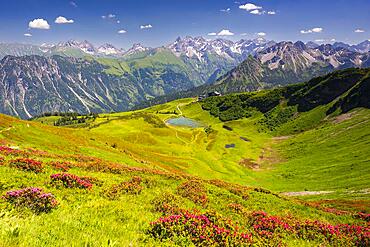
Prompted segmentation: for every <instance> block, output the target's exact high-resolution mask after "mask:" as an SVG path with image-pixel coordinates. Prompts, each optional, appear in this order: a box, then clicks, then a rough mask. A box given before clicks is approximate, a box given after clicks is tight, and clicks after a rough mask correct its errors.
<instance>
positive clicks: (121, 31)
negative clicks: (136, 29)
mask: <svg viewBox="0 0 370 247" xmlns="http://www.w3.org/2000/svg"><path fill="white" fill-rule="evenodd" d="M118 33H119V34H124V33H127V31H126V30H123V29H121V30H119V31H118Z"/></svg>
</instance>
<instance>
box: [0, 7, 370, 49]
mask: <svg viewBox="0 0 370 247" xmlns="http://www.w3.org/2000/svg"><path fill="white" fill-rule="evenodd" d="M0 4H1V8H0V21H1V25H0V42H20V43H34V44H41V43H56V42H59V41H65V40H69V39H77V40H85V39H86V40H89V41H91V42H92V43H94V44H102V43H112V44H114V45H116V46H118V47H123V48H127V47H129V46H131V45H132V44H133V43H137V42H140V43H142V44H144V45H147V46H161V45H164V44H168V43H170V42H172V41H173V40H174V39H176V38H177V37H178V36H186V35H191V36H198V35H201V36H204V37H207V38H217V37H223V38H228V39H232V40H238V39H241V38H247V39H248V38H256V37H265V38H266V39H273V40H276V41H280V40H292V41H296V40H302V41H309V40H312V41H316V42H319V43H320V42H321V43H325V42H333V41H334V40H336V41H344V42H347V43H358V42H361V41H364V40H366V39H370V0H254V1H235V0H151V1H148V0H58V1H50V0H12V1H9V0H4V1H1V3H0Z"/></svg>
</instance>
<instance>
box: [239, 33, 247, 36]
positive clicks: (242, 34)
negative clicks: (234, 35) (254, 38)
mask: <svg viewBox="0 0 370 247" xmlns="http://www.w3.org/2000/svg"><path fill="white" fill-rule="evenodd" d="M247 35H248V34H247V33H241V34H240V36H247Z"/></svg>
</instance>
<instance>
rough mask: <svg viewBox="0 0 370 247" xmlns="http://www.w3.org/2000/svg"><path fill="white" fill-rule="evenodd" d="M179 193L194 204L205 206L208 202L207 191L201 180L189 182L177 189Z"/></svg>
mask: <svg viewBox="0 0 370 247" xmlns="http://www.w3.org/2000/svg"><path fill="white" fill-rule="evenodd" d="M177 193H178V194H179V195H180V196H182V197H185V198H188V199H189V200H191V201H193V202H194V203H197V204H200V205H202V206H205V205H206V204H207V202H208V198H207V190H206V188H205V187H204V184H203V183H202V182H201V181H199V180H188V181H185V182H183V183H182V184H180V185H179V186H178V187H177Z"/></svg>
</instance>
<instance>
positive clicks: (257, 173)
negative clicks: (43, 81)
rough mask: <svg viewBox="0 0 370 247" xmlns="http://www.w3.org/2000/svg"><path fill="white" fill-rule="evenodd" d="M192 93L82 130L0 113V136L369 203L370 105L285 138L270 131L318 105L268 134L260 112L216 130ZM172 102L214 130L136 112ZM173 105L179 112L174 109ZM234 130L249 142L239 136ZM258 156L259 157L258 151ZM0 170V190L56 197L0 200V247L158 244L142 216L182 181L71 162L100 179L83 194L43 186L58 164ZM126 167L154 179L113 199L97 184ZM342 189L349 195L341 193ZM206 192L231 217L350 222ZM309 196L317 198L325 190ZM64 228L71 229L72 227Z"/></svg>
mask: <svg viewBox="0 0 370 247" xmlns="http://www.w3.org/2000/svg"><path fill="white" fill-rule="evenodd" d="M192 101H193V100H192V99H183V100H178V101H174V102H170V103H167V104H164V105H159V106H155V107H152V108H149V109H146V110H142V111H139V113H141V114H144V115H140V116H141V117H134V118H132V117H130V116H131V114H132V113H116V114H107V115H103V114H102V115H101V116H100V117H99V118H97V119H96V121H95V122H94V123H93V124H91V125H90V128H84V129H70V128H62V127H60V128H56V127H52V126H46V125H42V124H40V123H37V122H27V121H20V120H16V119H14V118H10V117H6V116H3V115H1V116H0V119H1V121H0V131H1V132H0V142H1V143H3V144H7V145H13V146H19V147H20V148H21V149H22V150H24V149H26V148H35V149H39V150H45V151H48V152H49V153H52V154H58V155H59V156H58V158H48V157H46V158H45V157H38V156H37V154H35V157H34V158H36V159H39V160H42V161H44V162H47V161H49V160H52V159H53V160H54V159H59V160H68V159H70V158H71V157H70V155H71V154H80V155H85V156H93V157H97V158H100V159H102V160H103V161H110V162H118V163H122V164H127V165H129V166H135V167H148V168H156V169H165V170H167V171H170V172H175V173H178V172H179V171H180V172H186V173H190V174H192V175H196V176H199V177H201V178H204V179H214V178H217V179H222V180H226V181H230V182H235V183H240V184H245V185H249V186H258V187H265V188H268V189H271V190H273V191H301V190H305V189H307V190H333V191H336V192H335V193H333V194H329V195H326V196H325V198H329V199H337V200H338V199H343V200H357V199H362V200H364V202H362V203H363V204H365V205H369V204H368V202H369V197H368V196H367V195H362V196H361V195H359V191H358V190H361V189H366V188H368V186H369V184H368V181H369V179H368V178H369V177H368V175H367V174H369V172H368V167H369V166H368V164H369V163H368V162H369V161H368V158H367V157H366V154H368V153H369V143H368V135H369V122H368V118H369V115H370V114H369V113H370V111H369V110H366V109H362V110H356V113H355V114H354V115H353V116H352V117H351V118H350V119H348V120H345V121H342V122H340V123H335V122H333V119H329V120H327V121H324V122H322V123H320V119H321V117H317V121H313V122H314V123H312V126H317V125H319V126H318V128H315V129H311V130H308V131H306V132H303V133H300V134H296V135H294V136H291V137H290V138H289V139H286V140H276V139H273V136H274V135H281V134H283V133H290V132H291V130H292V129H294V128H299V126H306V124H307V121H308V120H310V121H311V120H312V119H314V118H313V117H312V116H311V117H310V116H308V115H310V114H312V115H314V116H321V114H322V111H323V110H322V109H318V108H316V109H314V110H312V111H310V112H307V113H304V114H302V116H301V117H298V118H296V119H295V120H294V121H292V122H288V123H287V124H285V125H283V126H282V127H280V128H279V129H277V130H276V132H260V131H259V128H258V124H257V123H258V120H259V119H260V118H261V115H259V114H256V115H254V116H252V117H251V118H247V119H241V120H236V121H231V122H228V123H227V124H226V125H227V126H229V127H231V128H232V131H230V130H226V129H225V128H223V125H224V124H225V123H223V122H221V121H219V120H218V119H217V118H215V117H212V116H211V115H210V114H209V113H208V112H206V111H203V110H202V109H201V107H200V105H199V103H192ZM178 107H180V109H181V111H182V113H183V114H184V115H185V116H188V117H192V118H194V119H196V120H198V121H201V122H202V123H203V124H205V125H208V126H210V128H211V129H212V130H213V131H211V132H208V135H207V133H206V132H205V129H204V128H198V129H189V128H177V127H161V128H157V127H155V126H154V125H153V124H151V123H149V122H148V121H145V120H144V119H143V117H142V116H148V115H149V116H154V119H155V120H156V121H157V120H158V119H160V120H161V121H165V120H166V119H168V118H170V117H174V116H178V114H179V111H178ZM174 111H175V112H176V113H177V115H176V114H173V112H174ZM305 118H306V119H307V120H305ZM46 122H47V121H46ZM241 136H242V137H246V138H248V139H249V140H250V142H246V141H243V140H241V139H240V137H241ZM328 136H330V139H329V138H328ZM230 143H234V144H235V145H236V146H235V148H230V149H226V148H225V144H230ZM293 144H294V145H293ZM354 144H356V145H354ZM113 146H115V147H113ZM343 150H344V151H346V152H344V151H343ZM323 153H326V154H327V155H323ZM349 153H351V155H348V154H349ZM262 154H263V155H262ZM302 154H304V155H303V156H302ZM261 156H264V157H265V158H264V159H261ZM245 158H248V159H251V160H253V161H254V162H256V163H259V164H260V168H259V169H255V170H253V169H250V168H248V167H245V166H243V165H241V164H239V161H241V160H242V159H245ZM7 159H9V158H7ZM348 164H353V165H350V166H349V165H348ZM0 170H1V172H0V182H1V183H0V185H1V186H0V191H1V193H4V192H5V191H7V190H10V189H16V188H20V187H23V186H40V187H43V188H45V189H46V190H47V191H51V192H53V193H54V194H55V195H56V197H57V199H58V200H59V201H60V203H61V204H60V207H59V208H58V209H57V210H55V211H53V212H52V213H50V214H44V215H41V216H32V215H31V214H30V213H27V212H22V213H19V212H16V211H8V210H5V206H6V205H5V204H4V203H3V204H1V211H2V212H3V213H4V214H3V216H2V217H1V218H0V225H1V229H2V231H1V235H0V245H3V246H29V245H38V246H42V245H60V246H65V245H68V244H70V243H71V242H73V243H77V245H93V246H101V245H103V246H104V245H108V240H109V241H110V243H114V244H115V245H118V246H121V245H129V244H132V245H134V246H135V245H141V244H143V243H144V242H145V243H146V244H148V245H158V244H159V243H158V242H155V240H153V239H151V238H149V237H148V236H147V235H145V230H146V229H147V228H148V226H149V225H148V223H149V222H150V221H152V220H154V219H156V218H158V217H159V216H160V214H159V213H158V212H155V211H154V210H153V205H152V203H151V201H152V199H154V198H155V197H158V196H160V195H161V194H162V193H163V192H166V191H167V192H171V193H173V194H175V193H176V192H175V191H176V186H177V185H178V184H179V183H180V182H181V180H178V179H171V178H167V177H163V176H159V175H153V174H137V173H129V172H127V173H124V174H110V173H101V172H94V171H88V170H85V169H82V168H72V170H71V173H73V174H77V175H89V176H93V177H96V178H99V179H100V180H101V181H103V184H102V185H101V186H100V187H99V186H96V187H94V189H93V190H92V191H91V192H84V191H82V190H74V189H72V190H71V189H56V188H54V187H50V186H49V185H48V184H47V181H48V176H49V175H50V174H52V173H56V172H57V171H55V170H52V169H51V168H48V170H47V171H46V172H45V173H44V174H41V175H35V174H30V173H27V172H21V171H18V170H15V169H11V168H8V167H5V166H2V167H0ZM133 175H140V176H142V177H144V178H147V179H149V180H151V181H152V182H153V185H152V186H148V187H145V188H144V190H143V192H142V193H141V194H140V195H138V196H133V195H122V196H121V197H120V198H119V199H118V200H114V201H111V200H107V199H105V198H104V197H102V192H103V191H104V190H106V189H107V188H109V187H110V186H111V185H112V184H116V183H119V182H121V181H127V180H128V179H129V178H130V177H131V176H133ZM332 178H334V179H332ZM302 181H304V183H303V185H302ZM326 181H327V182H326ZM347 188H348V191H352V190H356V191H357V193H356V194H349V193H348V191H346V189H347ZM207 191H208V197H209V199H210V203H209V206H208V209H215V210H217V211H219V212H222V214H224V215H226V216H228V217H231V218H233V219H235V220H237V219H240V216H239V215H237V214H235V213H233V212H232V211H230V209H229V208H228V207H227V205H228V204H229V203H239V204H241V205H243V206H244V207H245V208H247V209H248V210H265V211H267V212H268V213H271V214H276V215H288V214H289V215H293V216H294V217H298V218H300V219H319V220H322V221H326V222H331V223H340V222H341V223H353V222H355V220H354V219H353V218H351V217H350V216H347V215H343V216H338V215H335V214H330V213H326V212H323V211H321V210H318V209H315V208H313V207H309V206H307V205H304V204H301V203H298V202H297V201H295V200H292V199H285V198H278V197H276V196H274V195H272V194H265V193H261V192H249V199H248V200H243V199H242V198H241V197H240V196H237V195H234V194H232V193H230V192H229V191H228V190H226V189H225V188H218V187H215V186H213V185H210V184H207ZM309 199H312V200H321V199H323V195H321V196H315V197H309ZM182 200H183V201H182V206H183V207H184V208H194V207H195V208H200V207H199V206H197V205H195V204H193V203H192V202H191V201H189V200H187V199H182ZM329 204H330V203H329ZM365 209H367V210H368V207H366V206H365ZM20 214H21V215H22V216H20ZM71 232H73V233H74V234H73V235H71ZM287 243H288V244H289V245H291V246H297V245H304V244H306V245H313V246H315V245H317V244H318V243H317V242H312V243H303V242H300V240H294V241H292V240H287ZM162 244H163V243H162ZM172 244H173V243H171V242H170V243H168V245H172Z"/></svg>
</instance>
